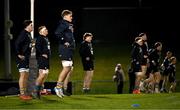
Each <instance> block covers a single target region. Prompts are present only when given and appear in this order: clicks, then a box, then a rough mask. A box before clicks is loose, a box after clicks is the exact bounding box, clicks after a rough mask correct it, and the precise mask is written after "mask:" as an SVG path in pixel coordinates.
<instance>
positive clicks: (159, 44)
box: [154, 42, 162, 48]
mask: <svg viewBox="0 0 180 110" xmlns="http://www.w3.org/2000/svg"><path fill="white" fill-rule="evenodd" d="M161 45H162V43H161V42H156V43H155V44H154V48H157V47H159V46H161Z"/></svg>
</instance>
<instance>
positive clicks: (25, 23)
mask: <svg viewBox="0 0 180 110" xmlns="http://www.w3.org/2000/svg"><path fill="white" fill-rule="evenodd" d="M31 23H32V21H31V20H24V22H23V26H24V28H26V27H27V26H29V25H30V24H31Z"/></svg>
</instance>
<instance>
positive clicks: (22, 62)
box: [16, 56, 29, 69]
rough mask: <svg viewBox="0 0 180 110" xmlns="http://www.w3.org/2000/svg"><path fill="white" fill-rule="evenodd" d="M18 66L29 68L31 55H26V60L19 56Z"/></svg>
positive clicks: (17, 59)
mask: <svg viewBox="0 0 180 110" xmlns="http://www.w3.org/2000/svg"><path fill="white" fill-rule="evenodd" d="M16 63H17V68H18V69H21V68H25V69H29V56H25V59H24V60H21V59H20V58H19V57H17V58H16Z"/></svg>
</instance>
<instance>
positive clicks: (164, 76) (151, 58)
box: [128, 33, 176, 94]
mask: <svg viewBox="0 0 180 110" xmlns="http://www.w3.org/2000/svg"><path fill="white" fill-rule="evenodd" d="M161 56H162V43H161V42H156V43H155V44H154V45H153V47H152V48H149V45H148V43H147V35H146V33H140V34H139V35H138V37H136V38H135V41H134V43H133V45H132V51H131V58H132V59H131V67H130V69H129V72H128V74H129V81H130V86H129V87H130V88H129V93H133V94H140V93H142V92H143V93H160V92H169V93H171V92H174V91H175V87H176V79H175V72H176V57H175V56H173V54H172V52H171V51H167V53H166V57H165V58H164V61H163V62H162V63H161ZM168 82H170V86H168V84H167V83H168Z"/></svg>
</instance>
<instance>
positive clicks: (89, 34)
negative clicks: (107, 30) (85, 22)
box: [83, 32, 93, 40]
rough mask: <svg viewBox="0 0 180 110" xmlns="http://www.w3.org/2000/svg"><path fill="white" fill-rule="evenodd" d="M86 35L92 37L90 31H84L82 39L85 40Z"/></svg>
mask: <svg viewBox="0 0 180 110" xmlns="http://www.w3.org/2000/svg"><path fill="white" fill-rule="evenodd" d="M88 36H90V37H93V35H92V33H88V32H86V33H84V35H83V40H85V39H86V38H87V37H88Z"/></svg>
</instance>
